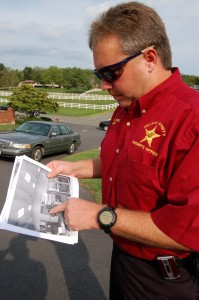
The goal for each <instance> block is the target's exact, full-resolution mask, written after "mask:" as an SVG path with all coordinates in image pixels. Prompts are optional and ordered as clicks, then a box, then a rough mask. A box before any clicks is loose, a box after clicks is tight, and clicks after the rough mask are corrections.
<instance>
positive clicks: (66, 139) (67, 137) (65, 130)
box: [60, 125, 74, 150]
mask: <svg viewBox="0 0 199 300" xmlns="http://www.w3.org/2000/svg"><path fill="white" fill-rule="evenodd" d="M60 129H61V132H62V137H63V150H68V149H69V148H70V144H71V142H72V141H73V140H74V134H73V133H72V132H71V130H70V128H69V127H68V126H65V125H60Z"/></svg>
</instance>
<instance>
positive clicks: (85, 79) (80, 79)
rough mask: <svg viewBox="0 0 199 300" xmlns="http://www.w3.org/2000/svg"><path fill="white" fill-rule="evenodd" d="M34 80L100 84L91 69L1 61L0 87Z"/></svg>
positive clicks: (77, 86)
mask: <svg viewBox="0 0 199 300" xmlns="http://www.w3.org/2000/svg"><path fill="white" fill-rule="evenodd" d="M182 79H183V81H184V82H185V83H186V84H188V85H190V86H193V85H198V84H199V77H198V76H195V75H186V74H182ZM24 80H33V81H35V82H36V83H39V84H42V85H44V84H56V85H59V86H60V87H63V88H65V89H67V90H73V91H75V90H77V91H78V90H81V91H86V90H89V89H91V88H94V87H96V86H98V85H99V84H100V81H99V79H98V78H97V77H96V76H95V75H94V74H93V72H92V70H90V69H81V68H77V67H73V68H59V67H57V66H49V67H48V68H41V67H38V66H37V67H34V68H32V67H28V66H27V67H25V68H24V69H23V70H14V69H11V68H7V67H6V66H4V64H2V63H0V87H3V88H5V87H7V88H10V87H16V86H17V85H18V84H19V83H20V82H21V81H24Z"/></svg>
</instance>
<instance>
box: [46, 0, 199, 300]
mask: <svg viewBox="0 0 199 300" xmlns="http://www.w3.org/2000/svg"><path fill="white" fill-rule="evenodd" d="M89 46H90V48H91V49H92V51H93V58H94V64H95V67H96V69H95V71H94V73H95V74H96V75H97V76H98V77H99V78H100V80H101V88H102V89H103V90H108V92H109V94H110V95H112V96H113V97H114V98H115V99H116V100H117V102H118V104H119V106H118V108H117V109H116V111H115V112H114V114H113V117H112V120H111V125H110V127H109V129H108V131H107V134H106V136H105V138H104V140H103V141H102V145H101V154H100V157H98V158H96V159H93V160H87V161H78V162H74V163H69V162H68V163H67V162H59V161H53V162H51V163H49V167H50V168H51V169H52V172H51V173H49V177H53V176H55V175H56V174H58V173H62V174H70V175H73V176H76V177H77V178H96V177H102V203H103V204H102V205H99V204H96V203H90V202H88V201H86V200H83V199H70V200H69V201H67V202H66V203H64V204H63V205H61V206H59V207H56V208H54V209H53V210H51V213H57V212H61V211H64V216H65V220H66V222H67V223H68V224H69V227H70V228H71V229H73V230H84V229H92V228H95V229H103V230H104V231H105V232H106V233H108V234H110V236H111V237H112V239H113V254H112V264H111V277H110V299H111V300H117V299H118V300H123V299H124V300H127V299H128V300H132V299H139V300H143V299H151V300H154V299H162V300H163V299H169V300H177V299H180V300H183V299H186V300H189V299H199V288H198V284H197V281H196V276H197V273H196V272H195V269H194V261H193V259H192V255H191V256H190V254H191V253H193V252H194V251H197V250H199V239H198V238H197V237H198V234H199V214H198V209H199V168H198V165H199V139H198V135H199V94H198V93H197V92H195V91H194V90H193V89H191V88H189V87H188V86H186V85H185V84H184V83H183V81H182V79H181V76H180V72H179V70H178V69H177V68H172V67H171V50H170V45H169V41H168V38H167V34H166V31H165V27H164V24H163V22H162V21H161V19H160V17H159V16H158V15H157V13H156V12H155V11H154V10H153V9H151V8H150V7H148V6H145V5H143V4H141V3H138V2H129V3H124V4H120V5H117V6H115V7H112V8H110V9H109V10H108V11H107V12H105V13H104V14H102V15H101V16H100V17H99V18H98V19H97V20H95V21H94V22H93V24H92V25H91V28H90V33H89Z"/></svg>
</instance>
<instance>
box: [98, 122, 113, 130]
mask: <svg viewBox="0 0 199 300" xmlns="http://www.w3.org/2000/svg"><path fill="white" fill-rule="evenodd" d="M110 122H111V120H106V121H101V122H100V123H99V127H100V128H101V129H103V130H105V131H106V130H108V127H109V125H110Z"/></svg>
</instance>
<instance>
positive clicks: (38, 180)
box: [0, 155, 79, 244]
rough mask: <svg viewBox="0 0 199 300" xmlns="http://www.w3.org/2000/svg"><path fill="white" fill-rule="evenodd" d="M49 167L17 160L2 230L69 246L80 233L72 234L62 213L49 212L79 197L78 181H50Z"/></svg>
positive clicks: (0, 221) (65, 178)
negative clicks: (52, 213) (53, 213)
mask: <svg viewBox="0 0 199 300" xmlns="http://www.w3.org/2000/svg"><path fill="white" fill-rule="evenodd" d="M49 171H50V169H48V168H47V167H46V166H44V165H42V164H41V163H38V162H36V161H34V160H32V159H31V158H29V157H27V156H25V155H24V156H20V157H16V159H15V163H14V166H13V171H12V175H11V179H10V184H9V187H8V193H7V197H6V201H5V204H4V207H3V210H2V213H1V215H0V228H2V229H6V230H11V231H14V232H18V233H23V234H28V235H33V236H37V237H40V238H46V239H50V240H55V241H59V242H64V243H68V244H74V243H77V242H78V232H76V231H70V230H69V229H68V228H67V224H65V222H64V219H63V217H62V214H61V213H58V214H56V215H51V214H49V210H50V209H51V208H53V207H54V206H57V205H59V204H61V203H63V202H65V201H67V200H68V199H69V198H71V197H79V183H78V180H77V179H76V178H74V177H71V176H64V175H58V176H56V177H55V178H53V179H48V177H47V173H48V172H49Z"/></svg>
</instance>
